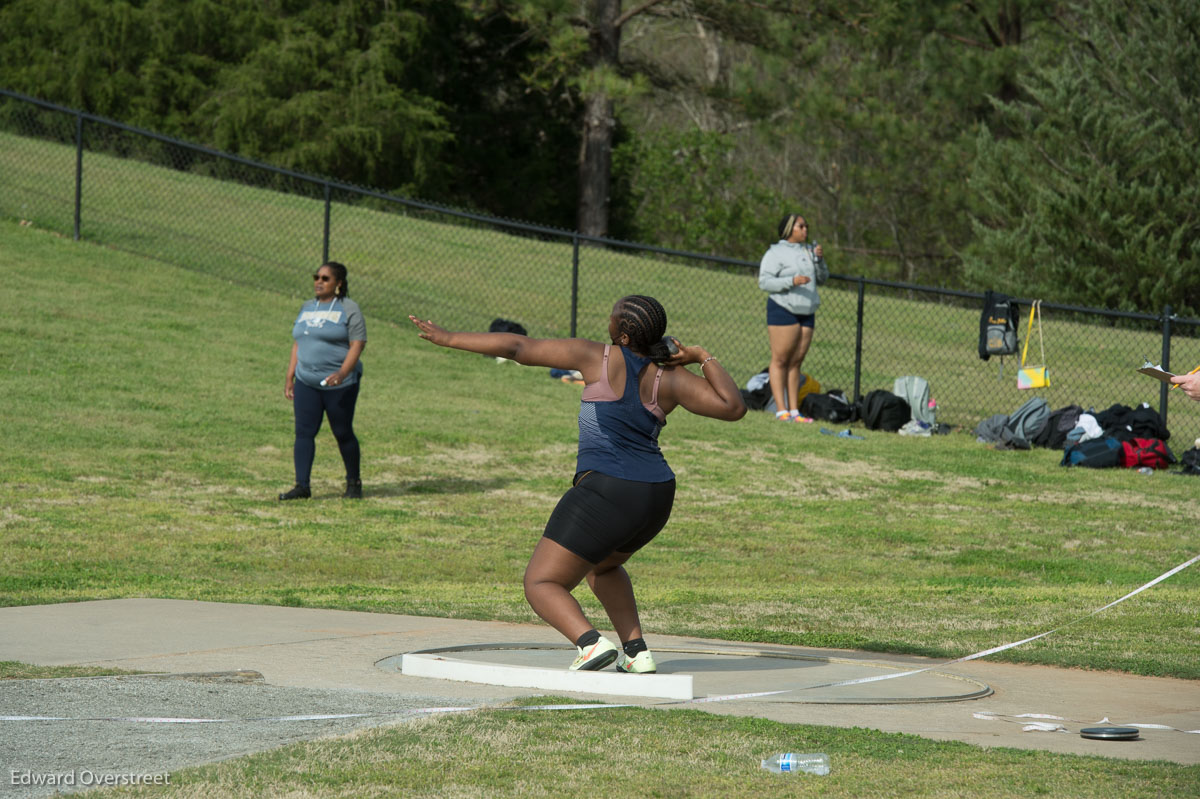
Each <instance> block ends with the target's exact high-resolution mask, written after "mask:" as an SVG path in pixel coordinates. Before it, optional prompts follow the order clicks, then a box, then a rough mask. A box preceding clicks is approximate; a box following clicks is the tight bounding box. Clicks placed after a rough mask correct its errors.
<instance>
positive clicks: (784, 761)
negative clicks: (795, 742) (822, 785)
mask: <svg viewBox="0 0 1200 799" xmlns="http://www.w3.org/2000/svg"><path fill="white" fill-rule="evenodd" d="M762 767H763V768H765V769H766V770H767V771H773V772H775V773H776V774H790V773H792V772H794V771H803V772H806V773H808V774H819V775H821V776H824V775H826V774H828V773H829V755H827V754H824V753H820V752H816V753H811V754H803V755H798V754H795V753H794V752H786V753H783V754H778V755H774V756H773V757H770V758H768V759H767V760H764V761H763V762H762Z"/></svg>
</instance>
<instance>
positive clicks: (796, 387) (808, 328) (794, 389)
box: [758, 214, 829, 422]
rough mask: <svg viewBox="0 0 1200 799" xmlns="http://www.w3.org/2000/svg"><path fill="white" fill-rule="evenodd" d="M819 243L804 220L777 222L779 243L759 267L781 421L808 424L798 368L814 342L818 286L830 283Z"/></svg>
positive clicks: (770, 371) (793, 218)
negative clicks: (811, 237) (802, 412)
mask: <svg viewBox="0 0 1200 799" xmlns="http://www.w3.org/2000/svg"><path fill="white" fill-rule="evenodd" d="M823 254H824V253H823V250H822V249H821V245H820V244H817V243H815V242H813V243H812V244H810V243H809V242H808V222H807V221H805V219H804V217H802V216H800V215H799V214H788V215H787V216H785V217H784V218H783V219H781V220H780V221H779V241H777V242H775V243H774V244H772V245H771V247H770V249H768V250H767V252H766V254H765V255H763V257H762V262H761V263H760V264H759V268H758V287H759V288H760V289H762V290H763V291H765V292H767V338H768V339H769V340H770V344H771V365H770V367H769V369H768V374H769V375H770V378H771V395H772V396H773V397H774V398H775V407H776V408H777V409H778V410H777V411H776V413H775V418H776V419H778V420H780V421H784V422H799V421H804V422H811V421H812V420H811V419H809V418H807V417H805V416H801V415H800V375H801V372H800V366H801V364H803V363H804V356H805V355H807V354H808V347H809V345H810V344H812V337H813V325H814V324H815V315H816V311H817V307H818V306H819V305H820V304H821V298H820V296H819V295H818V294H817V286H820V285H823V284H824V283H825V281H826V280H828V279H829V267H828V266H826V264H825V259H824V258H823V257H822V256H823Z"/></svg>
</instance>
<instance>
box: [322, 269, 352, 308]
mask: <svg viewBox="0 0 1200 799" xmlns="http://www.w3.org/2000/svg"><path fill="white" fill-rule="evenodd" d="M321 266H328V267H329V268H330V269H332V270H333V279H334V280H336V281H337V284H338V289H337V298H338V299H339V300H341V299H345V298H346V297H348V296H350V281H349V280H347V279H346V267H345V266H343V265H342V264H339V263H338V262H337V261H326V262H325V263H323V264H321Z"/></svg>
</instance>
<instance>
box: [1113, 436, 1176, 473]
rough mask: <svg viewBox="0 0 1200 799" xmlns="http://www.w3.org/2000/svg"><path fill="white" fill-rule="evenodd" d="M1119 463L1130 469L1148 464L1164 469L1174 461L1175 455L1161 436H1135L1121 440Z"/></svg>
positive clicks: (1153, 467) (1151, 466) (1154, 467)
mask: <svg viewBox="0 0 1200 799" xmlns="http://www.w3.org/2000/svg"><path fill="white" fill-rule="evenodd" d="M1121 450H1122V452H1121V465H1122V466H1127V467H1129V468H1130V469H1136V468H1138V467H1139V466H1149V467H1150V468H1151V469H1165V468H1167V467H1168V466H1170V465H1171V464H1172V463H1175V456H1174V455H1173V454H1172V453H1171V449H1170V448H1169V447H1168V446H1167V442H1165V441H1163V440H1162V439H1161V438H1135V439H1133V440H1132V441H1122V442H1121Z"/></svg>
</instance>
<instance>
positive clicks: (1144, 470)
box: [1138, 466, 1154, 474]
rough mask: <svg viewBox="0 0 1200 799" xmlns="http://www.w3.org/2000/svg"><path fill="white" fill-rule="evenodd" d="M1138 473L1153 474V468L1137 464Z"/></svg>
mask: <svg viewBox="0 0 1200 799" xmlns="http://www.w3.org/2000/svg"><path fill="white" fill-rule="evenodd" d="M1138 474H1154V470H1153V469H1151V468H1150V467H1149V466H1139V467H1138Z"/></svg>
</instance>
